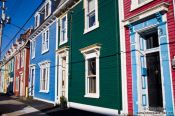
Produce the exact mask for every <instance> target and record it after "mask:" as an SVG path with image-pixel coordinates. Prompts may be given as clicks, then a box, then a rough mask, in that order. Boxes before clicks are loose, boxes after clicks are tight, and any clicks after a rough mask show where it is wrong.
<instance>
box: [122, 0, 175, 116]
mask: <svg viewBox="0 0 175 116" xmlns="http://www.w3.org/2000/svg"><path fill="white" fill-rule="evenodd" d="M121 3H122V5H123V7H122V9H123V11H124V14H121V16H123V19H121V20H122V21H123V23H122V25H123V26H124V29H123V32H122V31H121V34H122V35H121V41H124V42H123V44H122V45H121V46H125V47H124V48H123V50H124V51H123V53H125V54H124V55H123V57H124V58H125V61H126V65H125V66H124V67H123V68H122V69H123V70H125V71H124V72H125V73H126V74H124V75H123V76H124V77H123V80H124V82H125V84H126V86H127V87H126V88H127V92H126V93H127V97H126V99H125V100H127V101H128V102H127V105H126V106H127V110H128V113H131V114H139V113H142V112H154V113H156V112H157V111H158V112H159V113H165V112H166V113H174V99H175V98H174V96H175V70H174V69H173V67H172V65H173V64H172V63H173V62H172V59H173V58H174V56H175V20H174V8H173V0H123V2H121Z"/></svg>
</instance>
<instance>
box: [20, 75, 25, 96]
mask: <svg viewBox="0 0 175 116" xmlns="http://www.w3.org/2000/svg"><path fill="white" fill-rule="evenodd" d="M23 90H24V79H23V76H22V74H21V75H20V96H23Z"/></svg>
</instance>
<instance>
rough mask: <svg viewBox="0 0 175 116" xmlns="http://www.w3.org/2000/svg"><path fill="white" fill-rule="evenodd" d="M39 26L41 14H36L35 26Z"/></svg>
mask: <svg viewBox="0 0 175 116" xmlns="http://www.w3.org/2000/svg"><path fill="white" fill-rule="evenodd" d="M38 26H39V16H38V15H36V16H35V28H36V27H38Z"/></svg>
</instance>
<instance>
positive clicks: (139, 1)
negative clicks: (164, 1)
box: [131, 0, 154, 11]
mask: <svg viewBox="0 0 175 116" xmlns="http://www.w3.org/2000/svg"><path fill="white" fill-rule="evenodd" d="M152 1H154V0H131V11H132V10H135V9H137V8H139V7H141V6H143V5H145V4H148V3H149V2H152Z"/></svg>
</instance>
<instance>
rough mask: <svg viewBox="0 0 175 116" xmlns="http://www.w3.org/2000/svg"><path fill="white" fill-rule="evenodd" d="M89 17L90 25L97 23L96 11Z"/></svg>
mask: <svg viewBox="0 0 175 116" xmlns="http://www.w3.org/2000/svg"><path fill="white" fill-rule="evenodd" d="M88 17H89V27H92V26H94V25H95V11H94V12H92V13H91V14H89V15H88Z"/></svg>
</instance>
